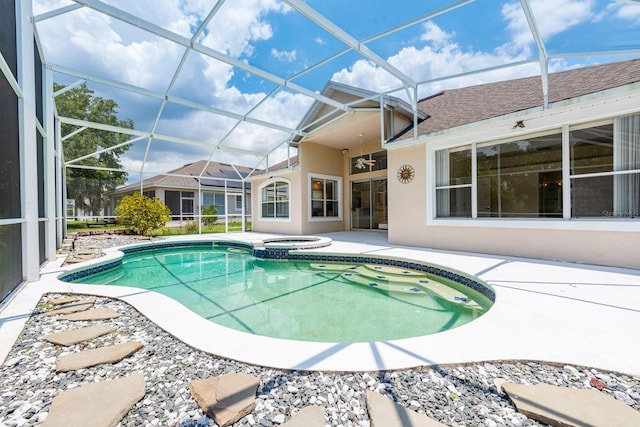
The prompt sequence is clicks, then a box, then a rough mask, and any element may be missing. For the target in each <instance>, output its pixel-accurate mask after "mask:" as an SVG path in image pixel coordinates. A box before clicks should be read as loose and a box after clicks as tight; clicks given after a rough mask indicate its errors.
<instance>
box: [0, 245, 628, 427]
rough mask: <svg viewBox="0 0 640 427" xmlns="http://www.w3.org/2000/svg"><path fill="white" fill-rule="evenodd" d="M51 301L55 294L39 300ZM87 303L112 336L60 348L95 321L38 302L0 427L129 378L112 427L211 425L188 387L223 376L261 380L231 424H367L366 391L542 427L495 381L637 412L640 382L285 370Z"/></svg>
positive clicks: (418, 405) (539, 366) (118, 304)
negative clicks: (571, 390) (77, 357)
mask: <svg viewBox="0 0 640 427" xmlns="http://www.w3.org/2000/svg"><path fill="white" fill-rule="evenodd" d="M131 239H133V241H139V240H138V239H136V238H132V237H131V236H114V237H113V238H108V239H107V238H104V239H97V240H94V242H93V243H89V244H88V245H89V247H93V248H95V247H96V245H100V247H106V245H107V244H109V245H110V246H113V245H123V244H127V243H131ZM107 241H108V243H107ZM96 242H99V243H96ZM81 245H82V244H81V243H78V244H77V245H76V246H77V247H81V248H82V252H85V253H86V252H88V251H89V250H90V249H87V246H81ZM102 245H105V246H102ZM97 252H98V251H96V253H97ZM59 296H63V295H49V296H47V297H59ZM95 306H96V307H111V308H113V309H114V310H116V311H118V312H119V313H121V316H120V317H119V318H116V319H112V320H107V321H101V322H100V324H106V325H113V326H115V327H116V328H117V331H116V332H115V333H112V334H108V335H105V336H102V337H100V338H96V339H93V340H90V341H89V342H85V343H80V344H77V345H74V346H70V347H60V346H56V345H54V344H51V343H49V342H47V341H44V340H43V339H42V338H43V337H44V336H45V335H47V334H50V333H53V332H60V331H64V330H68V329H71V328H77V327H82V326H89V325H90V324H96V322H69V321H58V320H55V318H54V317H47V316H43V315H42V314H41V313H42V312H43V311H44V310H46V309H48V308H50V307H49V305H48V304H47V303H46V299H43V300H42V301H40V303H39V305H38V307H37V308H36V310H35V311H34V313H33V314H32V316H31V318H30V319H29V320H28V322H27V324H26V325H25V328H24V330H23V331H22V334H21V335H20V337H19V338H18V340H17V341H16V342H15V344H14V346H13V348H12V349H11V351H10V353H9V356H8V357H7V360H6V361H5V363H4V365H3V366H2V367H0V425H3V426H5V425H6V426H23V425H36V424H39V423H41V422H42V421H43V420H44V419H45V418H46V416H47V411H48V408H49V406H50V404H51V401H52V399H53V397H54V396H56V395H58V394H60V393H61V392H63V391H64V390H67V389H70V388H73V387H77V386H79V385H81V384H84V383H88V382H96V381H103V380H107V379H113V378H120V377H124V376H127V375H130V374H133V373H142V374H143V375H144V377H145V380H146V386H147V393H146V395H145V397H144V398H143V399H142V400H141V401H140V402H138V403H137V404H136V405H135V406H134V407H133V409H132V410H131V411H130V412H129V413H128V414H127V415H126V416H125V417H124V418H123V420H122V422H121V423H120V425H121V426H137V425H149V426H155V425H161V426H180V427H187V426H214V425H215V424H214V422H213V420H211V419H210V418H208V417H206V416H205V415H204V414H203V412H202V411H201V410H200V408H199V407H198V406H197V404H196V402H195V400H193V399H192V398H191V395H190V393H189V391H188V382H189V380H192V379H197V378H208V377H210V376H217V375H222V374H225V373H230V372H239V373H247V374H251V375H254V376H256V377H258V378H260V380H261V386H260V387H259V389H258V395H257V406H256V409H255V410H254V411H253V413H252V414H250V415H248V416H247V417H245V418H243V419H241V420H240V421H239V422H238V423H236V424H235V425H236V426H254V425H255V426H265V427H266V426H274V425H276V426H277V425H279V424H281V423H283V422H286V421H287V420H288V419H289V418H290V417H291V415H293V414H295V413H296V412H297V411H299V410H300V409H301V408H303V407H305V406H307V405H312V404H313V405H320V406H323V407H324V408H325V421H326V424H327V425H329V426H369V425H370V423H369V417H368V414H367V410H366V405H365V393H366V390H374V391H377V392H380V393H382V394H384V395H386V396H388V397H389V398H391V399H393V400H394V401H396V402H397V403H399V404H401V405H403V406H405V407H407V408H410V409H412V410H415V411H417V412H419V413H422V414H426V415H428V416H430V417H432V418H434V419H436V420H438V421H440V422H442V423H444V424H447V425H451V426H535V425H542V424H540V423H537V422H535V421H533V420H530V419H528V418H526V417H525V416H523V415H521V414H519V413H517V412H516V411H515V407H514V405H513V404H512V403H511V401H510V400H509V398H508V397H507V396H506V395H505V394H503V393H501V392H498V390H497V389H496V386H495V385H494V380H495V379H496V378H504V379H505V380H507V381H510V382H515V383H521V384H539V383H546V384H553V385H558V386H565V387H575V388H591V386H590V381H591V380H592V379H593V378H594V377H595V378H598V379H600V380H602V381H604V382H605V383H606V384H607V387H606V388H605V389H604V390H603V392H604V393H607V394H609V395H611V396H612V397H614V398H616V399H618V400H620V401H623V402H625V403H626V404H628V405H630V406H632V407H633V408H634V409H636V410H640V379H638V378H634V377H630V376H628V375H623V374H617V373H611V372H603V371H599V370H596V369H589V368H584V367H579V366H554V365H551V364H548V363H539V362H491V363H489V362H481V363H477V364H474V365H465V366H440V367H423V368H415V369H406V370H399V371H388V372H367V373H333V372H301V371H284V370H279V369H271V368H265V367H260V366H254V365H249V364H246V363H241V362H236V361H232V360H228V359H224V358H221V357H218V356H215V355H211V354H208V353H204V352H202V351H198V350H194V349H193V348H191V347H189V346H187V345H186V344H184V343H183V342H182V341H180V340H178V339H176V338H174V337H172V336H170V335H169V334H168V333H166V332H165V331H164V330H162V329H160V328H159V327H158V326H156V325H155V324H154V323H152V322H151V321H149V320H148V319H147V318H146V317H144V316H142V315H141V314H140V313H138V312H137V311H136V310H135V309H134V308H132V307H131V306H129V305H128V304H126V303H124V302H122V301H119V300H114V299H109V298H97V302H96V304H95ZM134 340H135V341H139V342H142V343H143V344H144V347H143V348H142V349H141V350H140V351H138V352H136V353H134V354H133V355H132V356H130V357H128V358H126V359H124V360H122V361H121V362H119V363H116V364H113V365H99V366H95V367H92V368H86V369H81V370H78V371H70V372H64V373H62V372H61V373H56V372H55V363H54V362H55V358H56V357H57V356H60V355H63V354H68V353H72V352H76V351H80V350H85V349H90V348H96V347H99V346H103V345H111V344H117V343H120V342H125V341H134ZM220 346H221V347H222V346H224V343H223V342H221V343H220ZM255 351H260V349H255ZM461 351H464V349H463V348H462V349H461Z"/></svg>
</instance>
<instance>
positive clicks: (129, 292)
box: [0, 232, 640, 376]
mask: <svg viewBox="0 0 640 427" xmlns="http://www.w3.org/2000/svg"><path fill="white" fill-rule="evenodd" d="M322 236H323V237H329V238H331V239H332V240H333V242H332V244H331V246H329V247H325V248H319V249H314V250H313V251H314V252H331V253H334V252H337V253H351V254H354V253H356V254H370V255H381V256H392V257H398V258H406V259H413V260H418V261H424V262H429V263H434V264H440V265H442V266H445V267H449V268H453V269H456V270H460V271H463V272H465V273H468V274H472V275H475V276H477V277H479V278H480V279H482V280H483V281H485V282H487V283H488V284H490V285H491V286H492V287H493V288H494V290H495V292H496V302H495V304H494V306H493V307H492V308H491V309H490V310H489V312H488V313H487V314H485V315H484V316H482V317H480V318H479V319H477V320H475V321H473V322H471V323H469V324H467V325H464V326H461V327H459V328H456V329H453V330H450V331H447V332H442V333H438V334H434V335H429V336H424V337H416V338H409V339H403V340H395V341H386V342H376V343H356V344H348V343H310V342H295V341H288V340H281V339H273V338H265V337H260V336H255V335H250V334H246V333H241V332H238V331H235V330H231V329H228V328H224V327H221V326H218V325H216V324H213V323H211V322H209V321H207V320H205V319H203V318H201V317H200V316H198V315H196V314H194V313H192V312H191V311H189V310H187V309H186V308H184V307H183V306H182V305H180V304H179V303H177V302H175V301H173V300H172V299H170V298H168V297H165V296H163V295H160V294H156V293H154V292H150V291H145V290H141V289H136V288H126V287H118V286H99V285H81V284H71V283H65V282H61V281H59V280H57V279H56V277H57V276H58V275H59V274H60V273H61V272H62V271H64V270H66V269H70V267H69V268H68V267H64V268H61V267H60V264H61V262H62V260H63V258H60V259H59V260H58V261H57V262H51V263H49V264H47V265H46V266H44V267H43V269H42V274H41V279H40V280H39V281H37V282H31V283H28V284H26V285H24V286H23V287H22V288H21V289H20V290H19V291H18V292H16V294H15V295H14V296H13V297H12V299H11V300H10V301H9V302H8V303H7V304H5V306H4V307H3V308H2V311H0V360H2V361H4V359H5V358H6V356H7V354H8V353H9V351H10V349H11V347H12V345H13V343H14V342H15V340H16V339H17V338H18V336H19V334H20V332H21V331H22V329H23V327H24V323H25V321H26V320H27V319H28V318H29V315H30V313H31V311H32V310H33V309H34V307H35V306H36V304H37V303H38V301H39V300H40V298H41V296H42V295H43V294H45V293H48V292H62V293H66V292H76V293H83V294H91V295H100V296H106V297H113V298H119V299H121V300H124V301H126V302H128V303H129V304H131V305H132V306H133V307H135V308H136V309H137V310H138V311H140V312H141V313H142V314H144V315H145V316H147V317H148V318H149V319H151V320H152V321H154V322H155V323H156V324H158V325H159V326H160V327H162V328H163V329H165V330H166V331H167V332H169V333H170V334H172V335H174V336H175V337H177V338H179V339H181V340H183V341H184V342H186V343H187V344H189V345H191V346H193V347H195V348H198V349H201V350H204V351H206V352H210V353H213V354H216V355H219V356H223V357H228V358H231V359H235V360H239V361H244V362H248V363H253V364H257V365H262V366H270V367H276V368H282V369H301V370H323V371H375V370H384V369H401V368H408V367H415V366H422V365H436V364H455V363H473V362H481V361H491V360H538V361H546V362H554V363H560V364H574V365H582V366H588V367H594V368H598V369H604V370H612V371H617V372H622V373H627V374H631V375H634V376H640V364H639V363H638V362H637V361H638V360H640V340H639V339H638V338H640V334H639V333H638V332H637V326H636V325H638V324H640V270H631V269H621V268H610V267H601V266H591V265H581V264H570V263H560V262H552V261H541V260H531V259H523V258H510V257H501V256H493V255H481V254H469V253H460V252H449V251H440V250H430V249H423V248H414V247H405V246H398V245H391V244H389V243H388V241H387V236H386V234H384V233H375V232H340V233H328V234H323V235H322ZM269 237H275V236H274V235H272V234H262V233H229V234H215V235H203V236H192V237H190V238H193V239H209V240H211V239H214V240H217V239H225V240H226V239H229V240H239V241H255V240H261V239H264V238H269ZM183 239H184V238H183V237H180V238H171V239H168V240H183ZM86 264H88V263H86ZM81 265H85V263H83V264H77V265H75V266H73V268H77V267H79V266H81ZM371 315H372V316H375V313H372V314H371Z"/></svg>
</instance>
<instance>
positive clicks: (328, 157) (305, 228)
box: [296, 142, 348, 234]
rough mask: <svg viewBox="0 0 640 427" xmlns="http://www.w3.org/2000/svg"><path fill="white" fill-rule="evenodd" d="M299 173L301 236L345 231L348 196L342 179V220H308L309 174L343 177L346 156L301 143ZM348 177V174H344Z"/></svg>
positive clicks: (346, 160) (331, 150)
mask: <svg viewBox="0 0 640 427" xmlns="http://www.w3.org/2000/svg"><path fill="white" fill-rule="evenodd" d="M299 155H300V173H301V194H302V197H301V200H300V203H299V205H300V206H299V207H296V209H300V215H301V223H302V234H318V233H329V232H333V231H343V230H345V221H346V220H347V218H345V214H344V213H345V210H344V207H345V206H346V205H347V203H348V197H347V196H348V195H347V194H346V193H345V191H344V178H343V181H342V183H343V185H342V188H341V191H342V205H343V206H342V208H343V209H342V219H341V220H338V219H335V220H334V219H331V220H320V221H318V220H312V221H310V220H309V199H310V197H311V195H310V194H309V174H319V175H330V176H336V177H343V176H345V167H346V166H347V164H348V155H346V154H342V150H336V149H333V148H329V147H325V146H323V145H318V144H313V143H309V142H307V143H303V144H301V146H300V152H299ZM346 176H348V172H347V174H346Z"/></svg>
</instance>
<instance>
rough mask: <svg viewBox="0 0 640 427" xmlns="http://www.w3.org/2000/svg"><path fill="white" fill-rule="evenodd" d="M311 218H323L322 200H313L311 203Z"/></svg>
mask: <svg viewBox="0 0 640 427" xmlns="http://www.w3.org/2000/svg"><path fill="white" fill-rule="evenodd" d="M311 216H312V217H323V216H324V203H323V202H322V200H314V201H312V202H311Z"/></svg>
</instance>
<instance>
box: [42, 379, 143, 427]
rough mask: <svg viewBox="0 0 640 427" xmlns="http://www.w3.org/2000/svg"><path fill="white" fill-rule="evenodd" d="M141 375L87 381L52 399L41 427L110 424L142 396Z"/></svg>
mask: <svg viewBox="0 0 640 427" xmlns="http://www.w3.org/2000/svg"><path fill="white" fill-rule="evenodd" d="M145 393H146V384H145V380H144V377H143V376H142V374H134V375H131V376H129V377H126V378H121V379H116V380H110V381H101V382H98V383H89V384H85V385H82V386H80V387H77V388H73V389H71V390H67V391H65V392H63V393H62V394H60V395H58V396H56V397H54V398H53V402H52V403H51V406H50V407H49V415H47V418H45V420H44V423H42V426H43V427H86V426H92V427H103V426H104V427H113V426H116V425H117V424H118V422H120V420H121V419H122V417H124V416H125V415H126V413H127V412H129V410H130V409H131V408H132V407H133V405H135V404H136V402H138V401H139V400H140V399H142V398H143V397H144V395H145Z"/></svg>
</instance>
